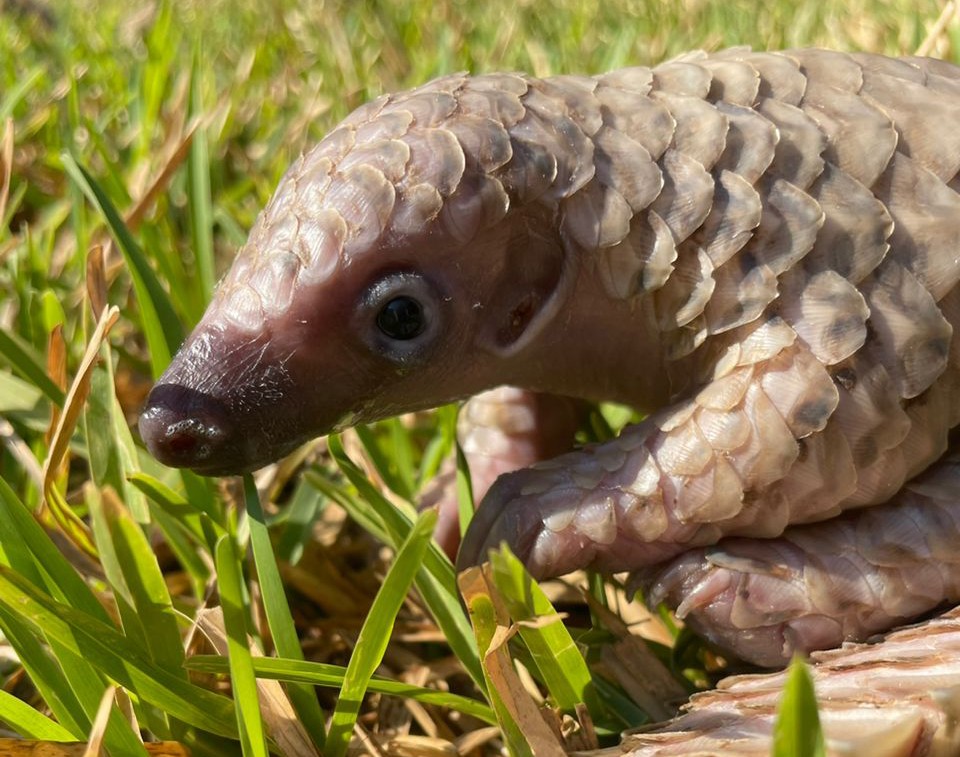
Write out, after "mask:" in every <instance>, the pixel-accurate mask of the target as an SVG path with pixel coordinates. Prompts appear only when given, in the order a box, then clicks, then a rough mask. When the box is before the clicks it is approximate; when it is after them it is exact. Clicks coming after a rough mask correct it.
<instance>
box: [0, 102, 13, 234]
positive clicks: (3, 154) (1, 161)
mask: <svg viewBox="0 0 960 757" xmlns="http://www.w3.org/2000/svg"><path fill="white" fill-rule="evenodd" d="M0 171H2V173H3V179H2V184H0V221H2V220H3V219H4V218H6V217H7V202H8V201H9V200H10V178H11V176H12V175H13V119H12V118H8V119H7V120H6V123H4V125H3V142H2V143H0Z"/></svg>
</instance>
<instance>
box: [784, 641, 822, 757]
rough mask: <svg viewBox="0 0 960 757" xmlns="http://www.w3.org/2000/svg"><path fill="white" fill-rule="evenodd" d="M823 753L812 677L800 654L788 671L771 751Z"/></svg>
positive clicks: (802, 756) (796, 756) (806, 756)
mask: <svg viewBox="0 0 960 757" xmlns="http://www.w3.org/2000/svg"><path fill="white" fill-rule="evenodd" d="M826 753H827V752H826V745H825V743H824V740H823V731H822V730H821V728H820V715H819V714H818V712H817V697H816V694H815V693H814V690H813V679H812V678H811V677H810V671H809V670H808V669H807V665H806V663H805V662H804V661H803V660H802V659H801V658H800V657H794V658H793V661H792V662H791V663H790V668H789V670H788V671H787V683H786V685H785V686H784V687H783V696H782V698H781V699H780V709H779V711H778V712H777V722H776V723H775V724H774V726H773V750H772V752H771V755H772V757H824V755H825V754H826Z"/></svg>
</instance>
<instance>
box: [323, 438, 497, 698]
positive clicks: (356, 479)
mask: <svg viewBox="0 0 960 757" xmlns="http://www.w3.org/2000/svg"><path fill="white" fill-rule="evenodd" d="M329 447H330V454H331V456H332V457H333V459H334V461H336V463H337V465H338V466H339V467H340V470H342V471H343V473H344V475H345V476H346V477H347V478H348V479H349V481H350V483H352V484H353V485H354V486H355V487H356V488H357V491H359V492H360V495H361V496H362V497H363V499H364V500H365V501H366V502H367V503H368V504H369V506H370V507H372V508H373V509H374V510H375V511H376V514H377V516H378V518H379V519H380V521H381V522H382V523H383V524H384V526H385V528H386V530H387V532H388V533H389V539H388V542H389V543H390V544H391V545H392V546H394V548H396V545H398V544H399V543H400V542H402V541H403V539H404V538H406V535H407V534H408V533H409V532H410V528H411V522H410V520H409V519H408V518H407V516H406V515H404V514H403V513H402V512H401V511H400V510H399V508H396V507H394V506H393V505H392V504H390V502H388V501H387V500H386V499H385V498H384V497H383V495H381V494H380V492H378V491H377V490H376V488H375V487H374V486H373V485H372V484H371V483H370V482H369V481H368V480H367V478H366V476H364V475H363V471H361V470H360V469H359V468H358V467H357V466H356V465H355V464H354V463H353V461H352V460H350V458H349V457H348V456H347V454H346V452H345V451H344V449H343V443H342V442H341V440H340V438H339V436H337V435H333V436H331V437H330V439H329ZM351 515H352V513H351ZM416 585H417V589H418V590H419V592H420V595H421V596H422V597H423V600H424V602H426V604H427V607H428V608H429V610H430V613H431V614H432V615H433V617H434V620H436V621H437V625H438V626H439V627H440V630H441V631H443V634H444V636H446V639H447V643H448V644H449V645H450V648H451V649H452V650H453V652H454V654H455V655H456V656H457V658H458V659H459V660H460V662H461V663H462V664H463V666H464V667H465V668H466V670H467V672H468V673H469V674H470V677H471V678H473V680H474V683H476V684H477V685H478V686H480V688H481V689H483V688H484V687H485V685H486V684H485V683H484V677H483V671H482V670H481V667H480V655H479V653H478V652H477V643H476V638H475V637H474V635H473V629H472V628H471V626H470V621H469V619H468V618H467V616H466V615H465V614H464V612H463V607H462V605H461V604H460V591H459V589H458V588H457V579H456V573H455V571H454V568H453V564H452V563H451V562H450V560H449V558H448V557H447V556H446V555H445V554H444V553H443V552H442V550H441V549H440V547H439V546H437V544H436V543H434V542H431V543H430V546H429V547H428V548H427V552H426V554H425V555H424V559H423V568H422V570H421V571H420V573H419V575H418V576H417V582H416Z"/></svg>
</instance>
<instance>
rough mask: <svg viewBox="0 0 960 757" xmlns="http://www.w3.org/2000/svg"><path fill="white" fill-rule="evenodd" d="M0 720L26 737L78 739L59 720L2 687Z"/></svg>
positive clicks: (59, 739) (0, 691)
mask: <svg viewBox="0 0 960 757" xmlns="http://www.w3.org/2000/svg"><path fill="white" fill-rule="evenodd" d="M0 721H2V722H3V723H5V724H6V725H7V727H9V728H11V729H13V730H14V731H16V732H17V733H18V734H19V735H20V736H22V737H23V738H25V739H40V740H43V741H76V740H77V737H76V736H75V735H74V734H72V733H70V731H68V730H67V729H66V728H64V727H63V726H62V725H60V724H59V723H58V722H57V721H55V720H51V719H50V718H48V717H47V716H46V715H41V714H40V713H39V712H38V711H37V710H35V709H34V708H33V707H31V706H30V705H29V704H27V703H26V702H24V701H23V700H22V699H18V698H17V697H15V696H13V694H10V693H8V692H6V691H4V690H3V689H0Z"/></svg>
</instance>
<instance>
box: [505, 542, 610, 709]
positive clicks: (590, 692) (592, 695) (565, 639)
mask: <svg viewBox="0 0 960 757" xmlns="http://www.w3.org/2000/svg"><path fill="white" fill-rule="evenodd" d="M491 564H492V566H493V579H494V584H495V586H496V587H497V590H498V591H499V592H500V596H501V598H502V599H503V601H504V603H505V604H506V606H507V610H508V612H509V613H510V616H511V617H512V618H513V620H514V621H515V622H517V623H518V624H519V629H520V637H521V638H522V639H523V641H524V643H525V644H526V646H527V649H528V650H529V652H530V655H531V657H532V658H533V661H534V663H535V665H536V667H537V670H538V672H539V675H540V679H541V680H542V681H543V682H544V683H545V684H546V687H547V690H548V691H549V692H550V695H551V696H552V697H553V699H554V702H555V704H556V705H557V707H559V708H560V709H561V710H563V711H564V712H573V711H574V708H575V707H576V705H578V704H581V703H585V704H586V705H587V707H588V708H589V710H590V712H591V713H593V715H594V719H598V715H599V713H600V711H601V708H602V705H601V703H600V699H599V697H598V696H597V691H596V689H595V687H594V683H593V677H592V676H591V675H590V669H589V668H588V667H587V663H586V660H584V659H583V655H582V654H581V652H580V650H579V649H578V648H577V645H576V644H575V643H574V641H573V637H571V636H570V632H569V631H568V630H567V627H566V626H565V625H564V624H563V621H562V620H561V618H560V616H559V615H558V614H557V611H556V610H555V609H554V608H553V605H552V604H550V600H549V599H547V595H546V594H544V592H543V590H542V589H541V588H540V585H539V584H538V583H537V582H536V581H534V580H533V578H532V577H531V576H530V574H529V573H527V571H526V568H524V567H523V563H521V562H520V560H518V559H517V557H516V556H515V555H514V554H513V553H512V552H510V550H509V549H507V548H506V547H504V548H503V549H502V550H497V551H495V552H493V553H492V554H491ZM547 618H552V620H549V621H547V620H546V619H547Z"/></svg>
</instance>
